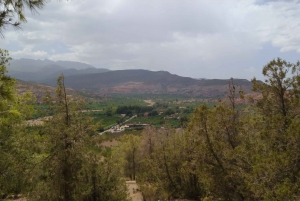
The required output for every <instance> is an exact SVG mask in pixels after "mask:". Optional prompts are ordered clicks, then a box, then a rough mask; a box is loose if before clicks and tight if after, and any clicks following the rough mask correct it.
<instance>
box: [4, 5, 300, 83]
mask: <svg viewBox="0 0 300 201" xmlns="http://www.w3.org/2000/svg"><path fill="white" fill-rule="evenodd" d="M299 11H300V4H299V1H262V0H258V1H254V0H249V1H248V0H243V1H241V0H238V1H182V0H164V1H161V0H151V1H150V0H145V1H136V0H103V1H78V2H76V3H75V2H73V1H60V2H58V1H52V2H49V3H48V4H47V6H46V7H45V9H43V10H41V11H40V14H39V15H30V14H29V13H26V14H27V16H28V17H27V19H28V23H27V24H25V25H23V31H18V32H15V31H13V30H8V31H7V32H6V33H5V37H6V38H5V40H2V41H0V45H1V47H8V48H9V50H11V55H12V56H13V57H15V58H21V57H26V58H43V57H44V58H48V59H53V60H73V61H81V62H86V63H89V64H92V65H95V66H97V67H106V68H111V69H129V68H143V69H152V70H167V71H170V72H172V73H176V74H180V75H184V76H192V77H207V78H213V77H214V78H228V77H245V76H246V77H247V78H248V77H249V76H253V75H255V73H257V72H258V71H252V70H254V69H256V68H257V65H259V67H260V66H263V65H264V63H263V62H265V61H264V60H258V59H256V58H258V57H257V55H259V54H264V53H265V52H266V49H263V48H264V47H265V44H266V43H270V44H272V48H274V49H279V50H280V52H281V53H286V52H291V51H294V52H298V53H300V36H299V34H298V33H299V31H300V24H299V23H298V22H300V12H299ZM273 52H276V53H277V51H273ZM281 53H279V55H274V57H277V56H280V54H281ZM277 54H278V53H277ZM245 69H246V70H245ZM251 69H252V70H251ZM197 75H199V76H197Z"/></svg>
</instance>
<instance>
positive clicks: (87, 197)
mask: <svg viewBox="0 0 300 201" xmlns="http://www.w3.org/2000/svg"><path fill="white" fill-rule="evenodd" d="M45 2H46V1H44V0H37V1H36V0H26V1H22V0H21V1H15V0H12V1H0V5H1V7H2V8H3V9H2V10H1V13H0V14H1V18H0V33H1V31H2V30H3V28H5V27H6V26H10V25H12V26H15V27H18V26H19V25H20V23H21V22H24V21H25V20H26V19H25V16H24V14H23V11H24V9H25V8H29V9H30V10H35V9H40V8H42V7H43V5H44V3H45ZM12 16H16V18H12ZM0 56H1V60H0V199H6V198H7V197H9V196H10V195H14V196H17V195H19V194H20V193H21V194H23V195H24V196H25V197H26V198H28V199H29V200H55V201H57V200H58V201H72V200H83V201H96V200H99V201H109V200H115V201H119V200H127V193H126V191H127V189H126V186H125V182H124V180H125V179H127V178H128V179H131V180H136V181H137V182H138V184H139V187H140V190H141V191H142V193H143V196H144V199H145V200H147V201H152V200H158V199H159V200H171V199H176V198H185V199H193V200H238V201H239V200H299V199H300V191H299V186H300V179H299V177H300V156H299V153H300V146H299V144H300V117H299V109H300V76H299V70H300V69H299V68H300V62H297V63H296V64H293V63H289V62H286V61H284V60H281V59H279V58H278V59H277V60H272V61H271V62H269V63H268V64H267V65H266V66H265V67H264V68H263V75H264V76H265V77H266V80H265V82H260V81H257V80H256V79H255V78H254V79H253V80H252V85H253V91H255V92H258V93H260V94H261V98H260V99H257V100H254V99H251V97H250V99H251V101H252V103H253V104H252V105H250V106H248V107H244V108H241V107H237V105H236V97H237V96H238V95H239V96H241V97H243V96H244V94H243V92H242V91H239V92H238V91H236V88H237V87H236V86H234V83H233V81H231V82H230V83H229V90H228V100H224V101H222V102H220V104H218V105H215V107H209V106H208V105H205V104H203V105H201V106H200V107H198V108H197V109H196V110H195V111H194V113H193V115H192V117H191V118H190V120H188V118H187V117H186V116H185V117H184V118H185V120H186V121H188V125H187V126H186V128H185V129H176V130H173V129H171V128H168V127H164V128H155V127H147V128H146V129H145V130H144V131H143V133H142V134H141V135H139V133H135V134H126V135H123V136H121V137H120V138H118V141H119V144H118V146H117V147H114V148H111V147H109V148H104V147H103V146H101V143H102V142H103V141H104V140H108V139H109V138H108V135H107V134H105V135H103V136H99V135H98V131H97V129H98V128H99V125H98V123H96V122H95V121H94V120H93V118H91V117H90V116H88V115H87V114H86V113H85V112H84V110H86V108H89V107H94V106H95V103H92V104H90V105H86V104H85V103H84V102H83V101H81V100H77V99H74V98H73V97H70V96H68V95H67V93H66V89H65V85H64V77H63V76H60V77H59V78H58V80H57V84H58V87H57V91H56V95H55V96H51V95H50V94H47V95H46V97H45V102H44V103H45V104H44V105H42V107H41V108H42V110H43V111H44V112H45V113H47V114H48V115H49V114H51V115H52V117H48V118H45V119H44V120H43V124H41V125H37V126H30V125H28V124H27V123H26V121H25V120H27V119H29V118H30V117H32V115H33V114H34V105H35V100H34V97H33V96H32V95H31V94H30V93H26V94H23V95H17V94H16V91H15V80H14V79H12V78H10V77H8V76H7V75H6V73H7V72H6V66H7V65H8V62H9V60H10V58H9V57H8V52H7V51H5V50H0ZM171 81H174V80H171ZM130 101H131V100H130ZM121 102H122V103H121ZM137 102H138V104H136V105H138V106H134V107H131V109H130V110H128V109H129V108H130V107H129V106H124V105H123V106H122V104H123V103H124V101H123V100H120V105H117V107H118V106H120V107H119V108H121V110H120V111H119V112H120V113H121V112H123V110H124V109H126V110H127V112H126V113H128V112H129V113H138V112H141V110H142V109H141V108H146V107H145V105H143V103H141V101H137ZM101 104H102V103H101ZM106 106H107V107H106V108H105V110H103V112H104V111H105V113H106V116H110V117H113V115H114V114H115V111H116V110H117V108H116V107H114V106H110V105H109V104H108V105H106ZM126 107H127V108H126ZM154 108H155V111H157V113H158V111H160V110H162V108H164V112H165V113H167V115H172V114H176V113H178V111H176V110H178V108H176V107H170V105H169V104H168V103H166V102H159V103H157V104H156V105H154V106H153V108H152V107H151V108H150V107H149V111H148V109H146V112H149V113H150V112H152V115H150V117H149V118H156V117H158V115H157V113H156V112H153V111H154ZM150 109H151V110H150ZM190 111H191V109H190V108H186V111H185V112H182V113H189V112H190ZM143 112H145V111H143ZM117 113H118V112H117ZM99 119H101V118H99ZM156 120H157V119H156ZM164 121H167V120H165V119H164ZM160 123H161V122H160ZM181 127H184V126H181ZM109 140H112V138H110V139H109Z"/></svg>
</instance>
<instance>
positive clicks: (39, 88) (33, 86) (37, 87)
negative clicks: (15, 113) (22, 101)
mask: <svg viewBox="0 0 300 201" xmlns="http://www.w3.org/2000/svg"><path fill="white" fill-rule="evenodd" d="M16 89H17V92H18V93H19V94H23V93H25V92H27V91H30V92H31V93H33V94H34V95H35V97H36V100H37V102H42V100H43V97H44V96H45V95H46V93H47V92H49V93H50V94H51V95H52V96H55V93H56V87H54V86H47V85H43V84H39V83H34V82H25V81H22V80H17V84H16ZM66 90H67V94H68V95H70V96H73V97H77V98H82V99H85V100H88V101H99V100H101V99H103V98H104V97H103V96H100V95H96V94H92V93H87V92H82V91H77V90H74V89H71V88H66Z"/></svg>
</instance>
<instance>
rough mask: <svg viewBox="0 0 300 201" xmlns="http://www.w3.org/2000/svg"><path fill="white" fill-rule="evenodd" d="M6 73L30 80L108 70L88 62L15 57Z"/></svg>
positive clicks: (52, 78) (54, 78) (37, 80)
mask: <svg viewBox="0 0 300 201" xmlns="http://www.w3.org/2000/svg"><path fill="white" fill-rule="evenodd" d="M7 69H8V75H10V76H11V77H14V78H16V79H20V80H23V81H31V82H42V81H44V80H56V78H57V77H58V76H59V75H61V74H62V73H63V74H64V75H65V76H70V75H85V74H92V73H102V72H108V71H109V70H108V69H104V68H95V67H94V66H91V65H89V64H85V63H81V62H73V61H51V60H48V59H45V60H33V59H15V60H12V61H11V62H10V65H9V66H8V68H7Z"/></svg>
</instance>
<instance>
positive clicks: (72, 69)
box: [8, 59, 252, 98]
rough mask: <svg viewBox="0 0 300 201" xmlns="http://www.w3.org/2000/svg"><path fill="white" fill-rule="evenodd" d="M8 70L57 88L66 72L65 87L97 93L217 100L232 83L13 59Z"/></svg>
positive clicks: (245, 85)
mask: <svg viewBox="0 0 300 201" xmlns="http://www.w3.org/2000/svg"><path fill="white" fill-rule="evenodd" d="M8 70H9V75H10V76H11V77H14V78H17V79H20V80H23V81H34V82H38V83H42V84H45V85H50V86H55V85H56V78H57V77H58V76H59V75H60V74H61V73H64V75H65V85H66V87H69V88H72V89H75V90H81V91H85V92H86V93H95V94H175V95H184V96H190V97H203V98H215V97H224V96H225V95H226V94H227V92H228V82H229V80H228V79H227V80H226V79H224V80H221V79H194V78H190V77H182V76H178V75H175V74H171V73H169V72H167V71H157V72H155V71H149V70H141V69H140V70H116V71H110V70H108V69H97V68H95V67H93V66H91V65H89V64H84V63H80V62H69V61H58V62H54V61H51V60H31V59H20V60H13V61H12V62H11V65H10V67H9V68H8ZM200 76H201V75H200ZM234 83H235V85H237V86H239V87H240V89H242V90H243V91H244V92H246V93H248V92H251V87H252V84H251V82H250V81H248V80H246V79H234ZM240 89H239V90H240Z"/></svg>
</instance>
